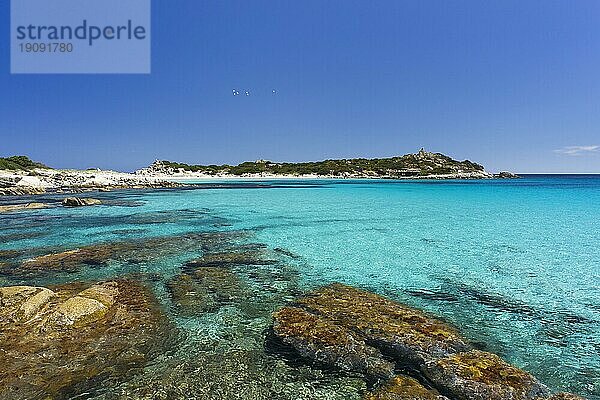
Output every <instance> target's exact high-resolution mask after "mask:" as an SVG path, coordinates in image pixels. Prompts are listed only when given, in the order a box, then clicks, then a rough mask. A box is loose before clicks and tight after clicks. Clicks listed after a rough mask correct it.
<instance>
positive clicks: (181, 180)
mask: <svg viewBox="0 0 600 400" xmlns="http://www.w3.org/2000/svg"><path fill="white" fill-rule="evenodd" d="M491 178H494V175H492V174H490V173H488V172H475V173H457V174H448V175H428V176H407V177H387V176H377V175H373V176H371V175H366V174H365V175H351V174H348V175H341V176H340V175H276V174H268V173H262V174H244V175H228V174H219V175H209V174H203V173H193V172H189V173H174V174H164V173H140V172H139V171H138V172H136V173H127V172H116V171H106V170H99V169H90V170H54V169H35V170H32V171H7V170H3V171H0V195H5V196H11V195H12V196H19V195H35V194H43V193H48V192H51V193H80V192H88V191H109V190H115V189H128V188H130V189H143V188H168V187H177V186H179V185H181V184H186V183H194V182H196V183H199V182H218V181H261V180H317V179H368V180H374V179H402V180H415V179H491Z"/></svg>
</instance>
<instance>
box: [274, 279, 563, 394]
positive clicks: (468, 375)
mask: <svg viewBox="0 0 600 400" xmlns="http://www.w3.org/2000/svg"><path fill="white" fill-rule="evenodd" d="M272 334H273V335H274V340H275V341H280V342H281V343H282V344H283V345H284V346H288V347H290V348H292V349H294V351H295V352H296V353H297V354H298V355H299V356H300V357H301V358H303V359H305V360H308V361H309V362H310V363H311V364H314V365H317V366H324V367H327V368H334V369H338V370H343V371H350V372H358V373H362V374H364V375H365V377H366V378H367V379H368V380H370V381H375V382H384V383H383V385H381V384H380V386H379V388H378V389H376V390H375V391H374V392H373V393H371V394H369V395H368V396H367V397H366V398H367V399H421V398H422V399H445V398H446V397H447V398H449V399H451V400H541V399H543V398H548V396H549V393H548V389H547V388H546V387H545V386H544V385H543V384H541V383H540V382H538V381H537V380H536V379H535V378H534V377H533V376H532V375H530V374H529V373H527V372H525V371H523V370H520V369H518V368H516V367H513V366H511V365H510V364H508V363H506V362H505V361H503V360H502V359H501V358H500V357H498V356H497V355H495V354H491V353H487V352H484V351H479V350H475V349H473V347H472V346H471V345H470V344H469V343H468V341H467V340H466V339H464V338H463V337H462V336H461V335H460V334H459V333H458V331H457V330H456V329H454V328H452V327H451V326H449V325H448V324H447V323H444V322H443V321H441V320H439V319H436V318H434V317H432V316H429V315H427V314H425V313H423V312H421V311H419V310H415V309H413V308H410V307H407V306H404V305H402V304H399V303H397V302H394V301H391V300H388V299H386V298H384V297H382V296H379V295H376V294H373V293H369V292H366V291H363V290H359V289H356V288H353V287H350V286H346V285H342V284H332V285H329V286H325V287H323V288H321V289H318V290H316V291H314V292H311V293H309V294H307V295H305V296H302V297H300V298H298V299H297V300H296V301H295V302H294V303H292V304H291V305H289V306H286V307H284V308H282V309H280V310H279V311H277V312H276V313H275V314H274V322H273V326H272ZM267 345H268V346H269V345H272V344H269V343H268V344H267ZM274 346H275V345H274ZM275 347H276V346H275ZM398 371H405V372H409V373H410V374H411V375H413V376H414V377H416V378H418V380H415V379H410V378H408V377H407V376H404V375H402V374H400V375H397V374H398ZM432 389H433V390H432ZM440 393H441V395H440ZM442 395H443V396H442ZM444 396H446V397H444ZM561 396H562V397H561ZM565 396H567V397H565ZM568 396H572V395H567V394H560V395H555V396H554V397H550V398H554V399H559V398H571V397H568Z"/></svg>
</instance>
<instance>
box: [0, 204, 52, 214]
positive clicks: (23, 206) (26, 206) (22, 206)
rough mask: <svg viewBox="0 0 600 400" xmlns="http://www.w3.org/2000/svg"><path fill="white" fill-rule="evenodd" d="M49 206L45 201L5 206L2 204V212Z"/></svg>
mask: <svg viewBox="0 0 600 400" xmlns="http://www.w3.org/2000/svg"><path fill="white" fill-rule="evenodd" d="M48 207H50V205H48V204H45V203H25V204H9V205H5V206H0V214H1V213H9V212H15V211H28V210H39V209H42V208H48Z"/></svg>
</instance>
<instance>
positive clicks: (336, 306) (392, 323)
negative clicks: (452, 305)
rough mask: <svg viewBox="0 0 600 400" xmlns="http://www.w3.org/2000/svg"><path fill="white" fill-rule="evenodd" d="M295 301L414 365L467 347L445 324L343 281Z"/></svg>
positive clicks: (408, 364) (413, 366)
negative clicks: (347, 284)
mask: <svg viewBox="0 0 600 400" xmlns="http://www.w3.org/2000/svg"><path fill="white" fill-rule="evenodd" d="M297 304H298V305H299V306H301V307H303V308H305V309H307V310H310V311H311V312H312V313H314V314H316V315H319V316H321V317H322V318H327V319H329V320H331V321H333V322H335V323H336V324H338V325H342V326H346V327H348V328H350V329H352V330H354V331H355V332H360V334H361V335H363V337H364V338H365V340H367V341H369V343H371V345H375V346H376V347H378V348H380V349H383V350H384V351H385V352H386V353H390V354H393V355H394V357H395V358H396V359H397V360H399V361H400V362H401V363H402V364H406V365H407V366H409V367H412V368H415V367H418V366H420V365H423V364H424V363H425V361H427V360H431V359H436V358H440V357H443V356H446V355H448V354H453V353H456V352H459V351H465V350H469V349H470V348H471V346H470V345H469V344H468V343H467V341H466V340H465V339H464V338H463V337H462V336H461V335H460V334H459V333H458V331H456V329H454V328H452V327H450V326H449V325H448V324H446V323H444V322H442V321H440V320H438V319H436V318H433V317H431V316H429V315H427V314H425V313H423V312H422V311H419V310H416V309H414V308H410V307H407V306H404V305H402V304H399V303H397V302H394V301H391V300H389V299H386V298H384V297H382V296H379V295H376V294H373V293H369V292H366V291H364V290H360V289H356V288H353V287H350V286H346V285H342V284H332V285H329V286H325V287H323V288H321V289H319V290H317V291H315V292H313V293H311V294H309V295H307V296H305V297H302V298H300V299H299V300H298V301H297Z"/></svg>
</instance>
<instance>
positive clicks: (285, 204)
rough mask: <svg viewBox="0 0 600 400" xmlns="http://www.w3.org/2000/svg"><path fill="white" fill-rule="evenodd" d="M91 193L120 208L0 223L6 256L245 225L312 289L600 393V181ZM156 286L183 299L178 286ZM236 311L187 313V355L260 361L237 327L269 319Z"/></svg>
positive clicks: (273, 184)
mask: <svg viewBox="0 0 600 400" xmlns="http://www.w3.org/2000/svg"><path fill="white" fill-rule="evenodd" d="M91 196H93V197H96V198H100V199H103V200H105V202H106V203H107V205H105V206H99V207H86V208H78V209H65V208H60V207H57V208H52V209H47V210H39V211H32V212H26V213H20V214H6V215H2V216H0V249H4V250H6V249H26V250H27V251H28V252H32V254H33V253H35V252H36V251H37V252H38V253H43V252H45V251H47V249H68V248H75V247H77V246H80V245H84V244H92V243H103V242H110V241H123V240H129V239H138V238H143V237H155V236H167V235H175V234H179V233H186V232H197V231H215V230H218V231H220V230H223V231H227V230H232V231H233V230H235V231H238V230H245V231H247V232H250V233H251V235H252V237H251V241H252V242H258V243H263V244H265V245H266V246H267V247H268V249H270V250H274V249H284V251H285V254H293V255H294V256H293V257H290V260H289V265H288V267H286V268H288V269H293V272H294V274H295V275H294V276H295V277H296V278H295V279H296V280H297V283H296V284H297V286H298V288H299V290H307V289H309V288H312V287H315V286H319V285H322V284H326V283H329V282H334V281H340V282H345V283H348V284H352V285H357V286H360V287H364V288H367V289H370V290H373V291H375V292H378V293H381V294H383V295H386V296H389V297H391V298H394V299H397V300H399V301H402V302H405V303H408V304H410V305H412V306H416V307H419V308H422V309H425V310H427V311H430V312H432V313H433V314H435V315H438V316H440V317H442V318H444V319H446V320H448V321H449V322H451V323H453V324H455V325H456V326H457V327H458V328H459V329H460V330H461V331H462V332H463V334H464V335H465V336H467V337H468V338H470V339H471V340H473V341H475V342H477V343H479V344H480V345H481V346H484V347H485V348H486V349H487V350H489V351H492V352H495V353H497V354H499V355H501V356H502V357H503V358H505V359H506V360H508V361H509V362H511V363H513V364H514V365H517V366H519V367H521V368H523V369H525V370H527V371H529V372H531V373H533V374H534V375H535V376H537V377H538V378H539V379H540V380H541V381H542V382H544V383H545V384H547V385H548V386H549V387H551V388H552V389H554V390H559V389H560V390H567V391H571V392H575V393H578V394H581V395H584V396H586V397H587V398H589V399H600V176H594V175H587V176H584V175H571V176H550V175H548V176H542V175H535V176H534V175H531V176H526V177H524V178H523V179H518V180H493V181H348V180H346V181H334V180H332V181H328V180H310V181H308V180H307V181H287V180H286V181H265V182H256V181H253V182H242V181H240V182H221V183H204V184H200V186H199V187H198V189H195V190H156V191H139V192H136V191H123V192H112V193H102V194H93V195H91ZM39 199H40V198H38V200H39ZM56 199H58V197H56V196H50V195H49V196H45V197H42V198H41V200H43V201H49V202H52V201H55V200H56ZM3 201H4V202H6V200H3ZM36 249H37V250H36ZM194 255H195V256H197V255H198V254H194ZM190 258H192V254H185V253H175V254H172V255H170V256H168V257H166V258H165V259H162V260H160V261H157V262H156V263H150V264H148V265H141V266H140V265H139V264H135V265H131V266H128V265H124V264H119V265H114V266H112V267H110V268H104V269H98V268H95V269H83V270H82V271H80V272H78V273H76V274H69V275H61V274H58V275H55V276H48V277H43V278H26V277H25V278H24V277H13V276H0V285H8V284H12V283H14V282H16V281H19V282H26V283H35V284H45V283H49V282H57V281H68V280H75V279H106V278H109V277H113V276H118V275H123V274H127V273H129V272H144V273H154V274H158V275H160V276H162V277H163V278H164V279H167V278H168V277H170V276H172V275H174V274H176V273H177V272H178V271H179V269H180V267H181V265H182V263H183V262H185V261H186V260H188V259H190ZM246 268H248V267H246ZM242 275H243V271H242ZM154 281H155V286H156V292H157V294H158V296H159V297H161V299H162V300H163V302H164V303H165V304H167V305H168V301H169V299H168V294H167V292H166V291H165V290H164V288H161V285H160V282H159V283H156V279H155V280H154ZM159 281H160V280H159ZM256 290H258V291H260V290H261V288H260V287H258V288H257V289H256ZM278 305H279V304H275V305H274V307H275V308H276V306H278ZM233 315H237V314H235V311H232V310H221V311H219V312H217V313H215V314H214V315H211V316H201V317H199V318H196V319H194V318H191V319H190V318H178V317H173V318H174V320H176V321H177V323H178V324H179V326H180V327H181V329H182V330H184V331H187V334H186V336H185V339H184V342H185V344H184V345H183V346H184V347H185V346H187V347H188V348H191V347H194V346H202V345H206V344H207V343H208V342H207V340H208V339H207V338H208V337H210V338H211V340H215V338H217V339H218V340H220V341H222V342H227V341H228V340H231V341H234V342H235V343H236V344H235V346H238V347H240V346H241V347H240V348H254V349H255V350H256V351H259V350H260V349H259V347H260V345H261V342H260V340H259V339H256V338H255V339H256V340H254V341H251V343H246V342H244V340H245V337H244V335H248V336H251V335H252V334H250V333H247V330H246V331H245V332H246V333H243V332H242V331H238V333H237V334H236V335H233V336H232V334H231V332H230V334H228V335H226V334H224V333H223V331H224V330H226V329H229V328H231V326H232V324H233V325H235V324H236V323H238V324H243V325H246V328H247V326H248V324H249V323H254V324H256V329H255V330H254V333H253V334H254V335H257V336H256V337H258V336H259V335H260V334H261V333H262V332H263V330H264V328H266V326H268V324H269V317H268V315H263V316H261V318H257V317H256V316H255V317H253V319H252V321H250V322H249V320H244V318H243V317H240V318H238V319H235V318H233V317H232V316H233ZM232 321H234V322H232ZM235 321H237V322H235ZM240 329H242V328H240ZM220 332H221V333H220ZM240 332H242V333H240ZM232 337H233V339H232ZM240 343H242V345H240ZM244 343H245V344H244ZM232 346H233V344H232ZM244 346H245V347H244ZM207 351H208V350H207ZM169 362H171V363H172V362H174V361H173V360H172V359H171V360H170V361H169ZM175 362H176V361H175ZM155 367H156V366H155ZM223 368H224V367H223ZM158 369H159V368H158ZM155 373H158V372H156V371H155ZM149 374H150V372H149ZM148 379H150V378H148ZM281 379H284V380H285V378H281ZM122 390H125V389H122ZM312 393H316V392H312ZM315 397H318V396H316V395H315ZM299 398H300V397H299ZM306 398H310V396H308V397H306Z"/></svg>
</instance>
